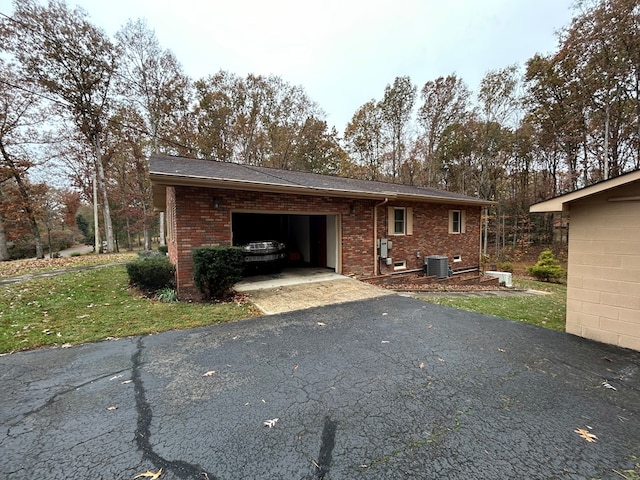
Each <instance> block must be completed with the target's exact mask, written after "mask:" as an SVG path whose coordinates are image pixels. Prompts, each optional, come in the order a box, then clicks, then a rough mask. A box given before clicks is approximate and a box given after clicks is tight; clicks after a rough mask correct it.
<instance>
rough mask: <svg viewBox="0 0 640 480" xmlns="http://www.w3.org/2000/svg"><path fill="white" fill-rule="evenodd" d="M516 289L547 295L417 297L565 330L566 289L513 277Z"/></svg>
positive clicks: (424, 295)
mask: <svg viewBox="0 0 640 480" xmlns="http://www.w3.org/2000/svg"><path fill="white" fill-rule="evenodd" d="M513 283H514V288H516V289H525V290H526V289H528V290H537V291H540V292H544V294H540V295H513V296H504V297H497V296H496V297H494V296H487V297H471V296H437V295H429V294H416V295H415V296H416V297H417V298H419V299H421V300H425V301H427V302H431V303H437V304H438V305H445V306H447V307H453V308H458V309H461V310H467V311H469V312H477V313H483V314H486V315H495V316H497V317H502V318H508V319H511V320H517V321H519V322H525V323H529V324H531V325H537V326H539V327H544V328H549V329H551V330H559V331H564V329H565V314H566V299H567V287H566V286H565V285H559V284H556V283H547V282H537V281H534V280H528V279H524V278H514V280H513Z"/></svg>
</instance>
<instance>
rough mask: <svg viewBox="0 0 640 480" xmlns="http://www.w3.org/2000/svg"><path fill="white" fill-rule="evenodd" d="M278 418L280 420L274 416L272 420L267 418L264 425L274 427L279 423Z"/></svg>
mask: <svg viewBox="0 0 640 480" xmlns="http://www.w3.org/2000/svg"><path fill="white" fill-rule="evenodd" d="M278 420H279V419H278V418H272V419H271V420H265V421H264V423H263V425H264V426H265V427H269V428H272V427H274V426H275V424H276V423H278Z"/></svg>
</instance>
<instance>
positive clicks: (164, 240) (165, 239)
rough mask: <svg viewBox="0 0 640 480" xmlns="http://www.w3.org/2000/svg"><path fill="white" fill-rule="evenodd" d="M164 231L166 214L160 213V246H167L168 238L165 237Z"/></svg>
mask: <svg viewBox="0 0 640 480" xmlns="http://www.w3.org/2000/svg"><path fill="white" fill-rule="evenodd" d="M164 230H165V226H164V212H160V245H166V244H167V237H166V236H165V233H164Z"/></svg>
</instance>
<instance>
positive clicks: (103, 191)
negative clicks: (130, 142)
mask: <svg viewBox="0 0 640 480" xmlns="http://www.w3.org/2000/svg"><path fill="white" fill-rule="evenodd" d="M94 149H95V167H96V179H97V182H98V190H99V193H100V195H101V196H102V217H103V222H104V236H105V240H106V241H107V253H113V252H114V251H115V244H114V241H113V224H112V223H111V208H110V207H109V196H108V194H107V182H106V179H105V174H104V167H103V165H102V153H101V151H100V141H99V140H98V139H95V140H94Z"/></svg>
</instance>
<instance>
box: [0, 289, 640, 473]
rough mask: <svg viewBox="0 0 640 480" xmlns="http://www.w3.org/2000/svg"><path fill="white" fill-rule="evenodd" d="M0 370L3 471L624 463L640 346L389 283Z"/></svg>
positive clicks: (532, 467) (633, 431) (632, 438)
mask: <svg viewBox="0 0 640 480" xmlns="http://www.w3.org/2000/svg"><path fill="white" fill-rule="evenodd" d="M0 372H1V373H0V375H1V380H2V383H1V385H2V388H1V389H0V405H2V408H1V413H0V424H1V425H2V427H3V428H2V430H1V431H0V452H1V455H0V478H3V479H7V480H9V479H11V480H13V479H16V480H17V479H20V480H23V479H26V478H42V479H45V478H46V479H47V480H51V479H71V478H73V479H94V480H95V479H133V478H134V477H135V476H137V475H140V474H142V473H145V472H158V471H159V470H160V469H162V474H161V476H160V477H159V478H160V480H170V479H178V478H179V479H205V480H206V479H210V480H213V479H327V480H329V479H381V478H383V479H401V478H426V479H436V478H437V479H442V478H447V479H465V480H468V479H475V478H535V479H552V478H563V479H564V478H575V479H578V478H580V479H582V478H612V479H613V478H615V479H620V478H625V477H626V478H637V475H638V473H635V475H636V477H633V476H631V475H632V474H634V473H633V470H634V469H636V468H637V466H636V465H637V464H638V463H639V462H640V428H638V427H639V426H640V354H638V353H634V352H629V351H625V350H621V349H617V348H614V347H609V346H605V345H600V344H596V343H593V342H590V341H587V340H584V339H580V338H577V337H573V336H569V335H566V334H562V333H558V332H552V331H548V330H543V329H539V328H536V327H531V326H528V325H524V324H519V323H515V322H510V321H506V320H502V319H498V318H495V317H488V316H483V315H477V314H471V313H467V312H462V311H458V310H452V309H448V308H445V307H440V306H437V305H432V304H427V303H423V302H421V301H419V300H415V299H411V298H407V297H401V296H388V297H381V298H375V299H370V300H365V301H360V302H352V303H345V304H340V305H333V306H327V307H322V308H315V309H309V310H304V311H299V312H291V313H287V314H281V315H273V316H268V317H262V318H255V319H250V320H247V321H242V322H237V323H233V324H226V325H218V326H212V327H208V328H200V329H195V330H188V331H181V332H170V333H166V334H160V335H154V336H148V337H140V338H131V339H122V340H117V341H108V342H103V343H99V344H93V345H86V346H81V347H76V348H69V349H49V350H40V351H33V352H27V353H19V354H13V355H6V356H3V357H0ZM603 382H607V383H606V385H608V386H609V387H613V388H607V387H606V386H605V385H603ZM276 419H277V420H276ZM267 421H271V422H270V424H271V425H272V426H271V427H269V426H265V422H267ZM581 431H582V434H581V433H580V432H581ZM589 435H594V436H595V437H597V439H596V438H592V437H590V436H589ZM585 437H586V438H590V439H591V440H595V441H593V442H589V441H587V440H586V439H585ZM138 478H151V477H138Z"/></svg>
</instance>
